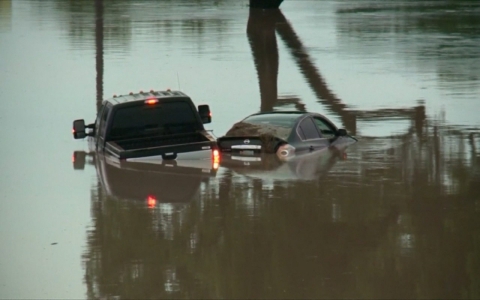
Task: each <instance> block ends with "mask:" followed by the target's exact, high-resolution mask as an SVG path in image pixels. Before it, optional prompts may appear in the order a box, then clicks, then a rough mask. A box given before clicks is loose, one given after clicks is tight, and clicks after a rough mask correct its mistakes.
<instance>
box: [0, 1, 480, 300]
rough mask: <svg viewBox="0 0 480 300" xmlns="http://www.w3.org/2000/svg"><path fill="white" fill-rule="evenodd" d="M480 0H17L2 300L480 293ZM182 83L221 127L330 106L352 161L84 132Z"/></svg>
mask: <svg viewBox="0 0 480 300" xmlns="http://www.w3.org/2000/svg"><path fill="white" fill-rule="evenodd" d="M479 45H480V2H478V1H468V0H464V1H447V0H445V1H442V0H437V1H424V0H409V1H407V0H398V1H368V0H366V1H365V0H326V1H315V0H285V1H284V2H283V4H282V5H281V8H280V10H275V11H258V10H250V9H249V8H248V0H241V1H233V0H181V1H173V0H157V1H147V0H135V1H134V0H92V1H65V0H42V1H37V0H32V1H26V0H25V1H21V0H18V1H17V0H14V1H13V0H0V96H1V97H0V101H1V104H2V109H1V110H0V126H1V128H2V129H1V130H0V138H1V141H2V142H1V147H0V155H1V156H0V157H1V159H0V168H1V170H2V172H1V175H0V176H1V177H0V178H1V181H0V190H1V191H2V193H1V201H0V242H1V247H0V249H1V250H0V298H2V299H27V298H34V299H53V298H63V299H67V298H68V299H100V298H102V299H143V298H168V299H171V298H203V299H206V298H222V299H226V298H234V299H240V298H246V299H255V298H275V299H280V298H288V299H292V298H317V299H318V298H328V299H333V298H368V299H373V298H382V299H407V298H429V299H440V298H448V299H460V298H464V299H478V298H480V153H479V151H480V131H479V128H480V47H479ZM167 88H172V89H180V90H182V91H184V92H185V93H187V94H188V95H190V96H191V97H192V99H193V100H194V102H195V103H197V104H202V103H207V104H209V105H210V107H211V109H212V112H213V122H212V123H211V124H208V126H207V129H209V130H213V133H214V134H215V135H216V136H217V137H219V136H221V135H223V134H224V133H225V132H226V131H228V129H229V128H230V127H231V126H232V125H233V124H234V123H235V122H237V121H239V120H240V119H242V118H244V117H245V116H247V115H249V114H252V113H256V112H260V111H269V110H304V111H315V112H319V113H322V114H324V115H326V116H327V117H329V118H330V119H331V120H332V121H333V122H334V123H336V124H337V125H338V126H339V127H343V128H346V129H347V131H348V132H349V133H350V134H352V135H354V136H356V137H357V138H358V142H357V143H356V144H354V145H351V146H349V147H348V148H347V149H346V150H345V151H330V150H326V151H323V152H319V153H315V154H314V155H311V156H310V157H303V158H299V159H296V160H292V161H289V162H284V163H280V162H278V161H277V160H275V159H273V158H271V157H268V156H266V157H265V158H263V160H262V161H260V162H258V161H245V160H224V161H221V163H220V165H219V166H216V165H215V166H212V168H211V169H193V170H191V169H182V168H178V166H177V168H173V167H171V166H164V165H163V166H162V165H157V166H145V165H141V164H139V165H135V164H130V165H120V166H119V165H115V164H112V163H111V162H109V161H106V160H105V159H104V158H103V157H102V156H101V154H96V153H91V152H89V151H88V149H89V148H88V141H77V140H73V138H72V136H71V131H70V130H71V122H72V121H73V120H74V119H78V118H84V119H85V120H86V121H87V122H90V121H93V120H94V119H95V115H96V111H97V106H98V103H99V102H100V101H101V100H102V99H105V98H109V97H111V96H112V95H113V94H122V93H128V92H130V91H139V90H149V89H167Z"/></svg>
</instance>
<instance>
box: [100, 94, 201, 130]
mask: <svg viewBox="0 0 480 300" xmlns="http://www.w3.org/2000/svg"><path fill="white" fill-rule="evenodd" d="M200 129H202V126H201V124H200V123H199V121H198V120H197V117H196V112H195V111H194V110H193V109H192V107H191V105H190V104H189V103H187V102H183V101H177V102H164V103H158V104H155V105H145V104H143V103H142V104H140V105H138V106H129V107H124V108H119V109H118V110H117V111H116V112H115V115H114V116H113V121H112V127H111V130H110V134H109V137H108V138H107V139H108V140H118V139H127V138H134V137H145V136H157V135H171V134H181V133H190V132H195V131H197V130H200Z"/></svg>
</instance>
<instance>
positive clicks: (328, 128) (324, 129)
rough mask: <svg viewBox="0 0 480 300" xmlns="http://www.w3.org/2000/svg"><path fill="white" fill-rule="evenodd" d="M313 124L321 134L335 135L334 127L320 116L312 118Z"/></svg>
mask: <svg viewBox="0 0 480 300" xmlns="http://www.w3.org/2000/svg"><path fill="white" fill-rule="evenodd" d="M313 121H314V122H315V125H316V126H317V128H318V130H319V131H320V132H321V133H322V135H335V128H334V127H333V126H332V125H330V124H329V123H327V122H326V121H325V120H322V119H321V118H313Z"/></svg>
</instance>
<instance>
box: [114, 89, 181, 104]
mask: <svg viewBox="0 0 480 300" xmlns="http://www.w3.org/2000/svg"><path fill="white" fill-rule="evenodd" d="M151 98H155V99H161V98H169V99H172V98H189V97H188V96H187V95H186V94H185V93H183V92H180V91H171V90H166V91H154V90H150V91H148V92H143V91H140V92H138V93H129V94H125V95H118V96H117V95H113V97H112V98H109V99H105V101H108V102H110V103H112V104H120V103H127V102H132V101H144V100H147V99H151Z"/></svg>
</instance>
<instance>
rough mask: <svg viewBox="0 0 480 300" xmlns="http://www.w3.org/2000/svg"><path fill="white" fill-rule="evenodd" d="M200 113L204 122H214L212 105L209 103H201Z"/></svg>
mask: <svg viewBox="0 0 480 300" xmlns="http://www.w3.org/2000/svg"><path fill="white" fill-rule="evenodd" d="M198 114H199V115H200V119H202V123H203V124H206V123H210V122H212V113H211V112H210V107H209V106H208V105H206V104H204V105H199V106H198Z"/></svg>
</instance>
